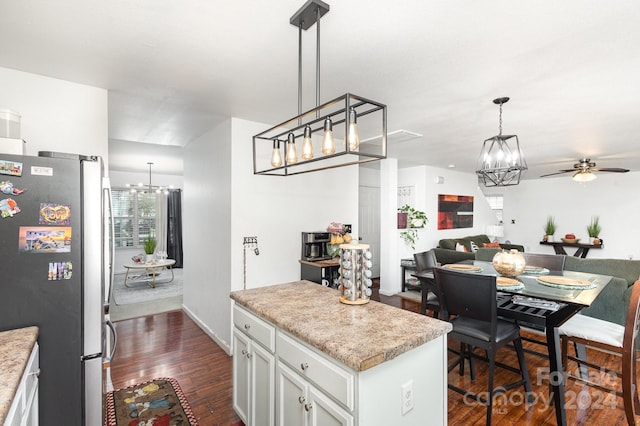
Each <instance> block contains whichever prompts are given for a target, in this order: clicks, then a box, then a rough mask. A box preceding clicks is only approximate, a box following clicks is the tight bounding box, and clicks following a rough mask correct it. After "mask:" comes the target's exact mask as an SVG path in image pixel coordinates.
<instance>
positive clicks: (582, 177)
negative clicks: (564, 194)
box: [572, 171, 597, 182]
mask: <svg viewBox="0 0 640 426" xmlns="http://www.w3.org/2000/svg"><path fill="white" fill-rule="evenodd" d="M596 178H597V176H596V175H594V174H593V173H591V172H590V171H579V172H577V173H576V174H574V175H573V177H572V179H573V180H574V181H576V182H591V181H592V180H595V179H596Z"/></svg>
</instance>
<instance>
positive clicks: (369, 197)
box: [358, 185, 380, 278]
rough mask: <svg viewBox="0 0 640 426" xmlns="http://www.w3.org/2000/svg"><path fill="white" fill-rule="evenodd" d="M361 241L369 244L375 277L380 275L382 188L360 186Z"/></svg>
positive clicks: (359, 221) (372, 272)
mask: <svg viewBox="0 0 640 426" xmlns="http://www.w3.org/2000/svg"><path fill="white" fill-rule="evenodd" d="M358 226H359V230H360V235H359V240H360V241H359V242H361V243H363V244H369V249H370V250H371V255H372V261H373V266H372V267H371V274H372V276H373V277H376V278H377V277H379V276H380V188H377V187H373V186H362V185H361V186H360V187H359V191H358Z"/></svg>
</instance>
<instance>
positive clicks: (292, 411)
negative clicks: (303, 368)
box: [276, 361, 353, 426]
mask: <svg viewBox="0 0 640 426" xmlns="http://www.w3.org/2000/svg"><path fill="white" fill-rule="evenodd" d="M276 380H277V389H278V391H277V397H276V401H277V404H278V408H277V410H276V413H277V414H276V417H277V425H278V426H291V425H299V426H352V425H353V416H352V415H351V414H349V412H348V411H346V410H345V409H344V408H341V407H340V406H339V405H338V404H336V403H335V402H334V401H332V400H331V399H330V398H329V397H327V396H326V395H325V394H324V393H322V391H320V390H319V389H317V388H316V387H315V386H313V385H311V384H310V383H309V382H307V381H306V380H305V379H303V378H302V377H301V376H300V375H299V374H298V373H296V372H295V371H293V370H292V369H291V368H289V367H287V366H286V365H285V364H284V363H282V362H280V361H278V368H277V379H276Z"/></svg>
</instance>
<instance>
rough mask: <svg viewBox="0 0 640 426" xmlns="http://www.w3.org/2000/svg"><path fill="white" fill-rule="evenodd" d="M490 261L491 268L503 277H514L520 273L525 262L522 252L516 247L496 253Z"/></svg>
mask: <svg viewBox="0 0 640 426" xmlns="http://www.w3.org/2000/svg"><path fill="white" fill-rule="evenodd" d="M492 263H493V269H495V270H496V272H498V273H499V274H500V275H504V276H505V277H516V276H518V275H520V274H522V273H523V272H524V267H525V266H526V264H527V262H526V261H525V259H524V256H523V255H522V253H520V252H519V251H518V250H516V249H512V250H511V251H509V252H507V251H502V252H498V253H496V255H495V256H493V262H492Z"/></svg>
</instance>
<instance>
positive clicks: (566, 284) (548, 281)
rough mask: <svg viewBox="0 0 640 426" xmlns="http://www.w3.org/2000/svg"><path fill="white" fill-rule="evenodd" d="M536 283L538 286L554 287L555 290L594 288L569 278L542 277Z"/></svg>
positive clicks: (589, 283) (583, 281) (587, 283)
mask: <svg viewBox="0 0 640 426" xmlns="http://www.w3.org/2000/svg"><path fill="white" fill-rule="evenodd" d="M538 282H539V283H540V284H543V285H546V286H549V287H556V288H564V289H568V290H577V289H578V290H585V289H590V288H595V287H596V285H595V284H593V283H592V282H590V281H587V280H579V279H577V278H569V277H561V276H558V275H547V276H544V277H538Z"/></svg>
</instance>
